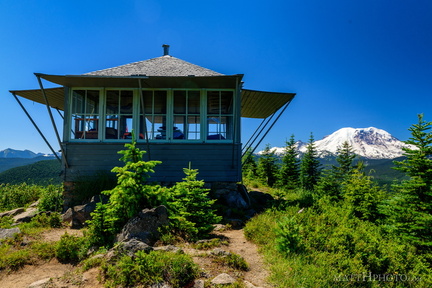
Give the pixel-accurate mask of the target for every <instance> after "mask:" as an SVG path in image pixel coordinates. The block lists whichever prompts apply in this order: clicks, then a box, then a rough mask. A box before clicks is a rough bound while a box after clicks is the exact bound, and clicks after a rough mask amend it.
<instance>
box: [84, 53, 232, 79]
mask: <svg viewBox="0 0 432 288" xmlns="http://www.w3.org/2000/svg"><path fill="white" fill-rule="evenodd" d="M84 75H92V76H144V75H145V76H168V77H175V76H191V75H193V76H221V75H224V74H221V73H218V72H215V71H213V70H210V69H207V68H204V67H201V66H198V65H195V64H192V63H189V62H186V61H183V60H181V59H178V58H176V57H173V56H171V55H164V56H161V57H157V58H152V59H149V60H144V61H139V62H134V63H130V64H126V65H122V66H118V67H113V68H108V69H103V70H98V71H94V72H89V73H86V74H84Z"/></svg>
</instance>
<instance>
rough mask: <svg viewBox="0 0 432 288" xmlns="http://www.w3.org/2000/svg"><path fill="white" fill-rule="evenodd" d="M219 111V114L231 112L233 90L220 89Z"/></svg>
mask: <svg viewBox="0 0 432 288" xmlns="http://www.w3.org/2000/svg"><path fill="white" fill-rule="evenodd" d="M220 103H221V104H220V105H221V106H220V113H221V114H232V113H233V112H232V111H233V92H232V91H221V95H220Z"/></svg>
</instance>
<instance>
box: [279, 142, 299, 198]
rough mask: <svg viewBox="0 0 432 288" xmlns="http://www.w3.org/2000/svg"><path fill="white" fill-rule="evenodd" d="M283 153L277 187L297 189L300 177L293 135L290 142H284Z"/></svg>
mask: <svg viewBox="0 0 432 288" xmlns="http://www.w3.org/2000/svg"><path fill="white" fill-rule="evenodd" d="M284 152H285V153H284V156H283V157H282V166H281V168H280V172H279V177H278V178H279V181H278V185H279V186H281V187H285V188H287V189H294V188H297V187H298V184H299V177H300V160H299V158H298V152H297V146H296V143H295V140H294V135H291V137H290V140H289V141H287V142H286V146H285V151H284Z"/></svg>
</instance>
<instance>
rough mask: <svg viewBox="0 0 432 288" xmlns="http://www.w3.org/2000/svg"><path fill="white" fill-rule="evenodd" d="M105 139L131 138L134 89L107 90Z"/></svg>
mask: <svg viewBox="0 0 432 288" xmlns="http://www.w3.org/2000/svg"><path fill="white" fill-rule="evenodd" d="M105 120H106V121H105V139H130V138H131V131H132V128H133V91H131V90H108V91H107V92H106V110H105Z"/></svg>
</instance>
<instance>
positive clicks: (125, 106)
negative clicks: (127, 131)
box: [120, 91, 133, 114]
mask: <svg viewBox="0 0 432 288" xmlns="http://www.w3.org/2000/svg"><path fill="white" fill-rule="evenodd" d="M120 103H121V106H120V107H121V109H120V113H121V114H132V109H133V91H121V98H120Z"/></svg>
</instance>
